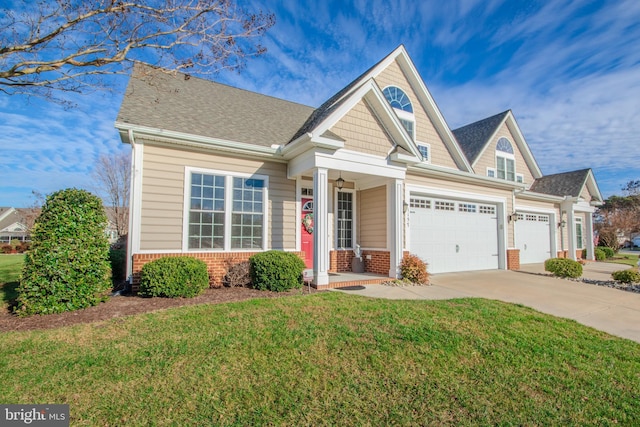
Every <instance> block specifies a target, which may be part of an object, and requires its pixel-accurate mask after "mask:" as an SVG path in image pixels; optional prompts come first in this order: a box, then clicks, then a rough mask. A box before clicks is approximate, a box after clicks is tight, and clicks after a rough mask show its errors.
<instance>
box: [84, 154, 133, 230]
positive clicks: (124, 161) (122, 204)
mask: <svg viewBox="0 0 640 427" xmlns="http://www.w3.org/2000/svg"><path fill="white" fill-rule="evenodd" d="M93 180H94V182H95V185H96V187H97V190H98V193H99V194H100V196H101V197H102V199H103V200H104V201H105V202H106V204H107V206H106V209H107V217H108V218H109V221H111V222H112V223H113V225H114V227H115V229H116V231H117V232H118V236H123V235H125V234H127V230H128V224H129V182H130V180H131V160H130V156H129V153H118V154H113V155H108V156H107V155H103V156H100V158H99V159H98V162H97V163H96V167H95V169H94V171H93Z"/></svg>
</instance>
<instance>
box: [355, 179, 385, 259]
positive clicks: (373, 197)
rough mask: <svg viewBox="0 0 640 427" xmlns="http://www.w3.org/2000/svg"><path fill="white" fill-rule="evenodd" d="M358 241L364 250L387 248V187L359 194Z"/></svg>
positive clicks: (363, 191) (371, 189)
mask: <svg viewBox="0 0 640 427" xmlns="http://www.w3.org/2000/svg"><path fill="white" fill-rule="evenodd" d="M357 199H358V205H359V207H358V212H359V221H358V236H359V237H358V239H359V242H358V243H359V244H360V246H362V248H365V249H366V248H369V249H384V248H386V247H387V187H386V186H381V187H376V188H370V189H368V190H362V191H359V192H358V196H357Z"/></svg>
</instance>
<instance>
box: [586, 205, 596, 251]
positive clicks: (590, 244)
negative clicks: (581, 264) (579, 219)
mask: <svg viewBox="0 0 640 427" xmlns="http://www.w3.org/2000/svg"><path fill="white" fill-rule="evenodd" d="M585 217H586V218H585V219H586V224H585V229H586V232H587V233H586V234H587V241H586V242H584V244H585V248H587V259H588V260H591V261H593V260H594V259H595V254H594V252H593V213H592V212H587V214H586V215H585Z"/></svg>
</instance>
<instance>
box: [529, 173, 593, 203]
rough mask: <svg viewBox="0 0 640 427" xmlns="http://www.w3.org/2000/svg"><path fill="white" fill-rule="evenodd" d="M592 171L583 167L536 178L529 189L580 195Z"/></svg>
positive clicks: (571, 195)
mask: <svg viewBox="0 0 640 427" xmlns="http://www.w3.org/2000/svg"><path fill="white" fill-rule="evenodd" d="M590 172H591V169H581V170H577V171H572V172H563V173H556V174H553V175H546V176H543V177H541V178H538V179H536V180H535V181H534V182H533V184H532V185H531V187H530V188H529V190H530V191H533V192H536V193H543V194H551V195H553V196H570V197H579V196H580V193H582V189H583V188H584V185H585V183H586V181H587V178H588V177H589V173H590Z"/></svg>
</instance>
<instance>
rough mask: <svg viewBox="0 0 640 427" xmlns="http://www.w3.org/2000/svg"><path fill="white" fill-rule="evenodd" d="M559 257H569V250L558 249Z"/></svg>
mask: <svg viewBox="0 0 640 427" xmlns="http://www.w3.org/2000/svg"><path fill="white" fill-rule="evenodd" d="M558 258H569V251H558Z"/></svg>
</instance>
